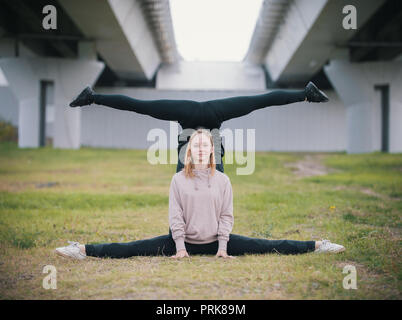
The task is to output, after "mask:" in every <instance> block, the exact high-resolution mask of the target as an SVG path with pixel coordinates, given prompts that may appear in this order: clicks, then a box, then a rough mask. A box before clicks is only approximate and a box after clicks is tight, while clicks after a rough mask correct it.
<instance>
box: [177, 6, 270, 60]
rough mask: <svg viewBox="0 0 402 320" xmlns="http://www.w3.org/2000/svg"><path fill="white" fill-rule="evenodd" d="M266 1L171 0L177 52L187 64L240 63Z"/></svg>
mask: <svg viewBox="0 0 402 320" xmlns="http://www.w3.org/2000/svg"><path fill="white" fill-rule="evenodd" d="M262 2H263V0H170V10H171V14H172V22H173V29H174V34H175V39H176V43H177V48H178V51H179V52H180V54H181V55H182V56H183V58H184V59H185V60H187V61H241V60H242V59H243V58H244V56H245V55H246V53H247V49H248V47H249V44H250V40H251V36H252V34H253V31H254V28H255V24H256V22H257V18H258V15H259V12H260V8H261V5H262Z"/></svg>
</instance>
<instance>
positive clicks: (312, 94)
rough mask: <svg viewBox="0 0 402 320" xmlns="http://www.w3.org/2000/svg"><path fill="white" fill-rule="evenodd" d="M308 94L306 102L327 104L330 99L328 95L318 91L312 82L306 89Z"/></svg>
mask: <svg viewBox="0 0 402 320" xmlns="http://www.w3.org/2000/svg"><path fill="white" fill-rule="evenodd" d="M304 92H305V93H306V100H305V101H308V102H327V101H328V100H329V99H328V97H327V95H326V94H325V93H324V92H322V91H321V90H320V89H318V88H317V87H316V86H315V84H314V83H312V82H311V81H310V82H309V83H308V84H307V86H306V87H305V88H304Z"/></svg>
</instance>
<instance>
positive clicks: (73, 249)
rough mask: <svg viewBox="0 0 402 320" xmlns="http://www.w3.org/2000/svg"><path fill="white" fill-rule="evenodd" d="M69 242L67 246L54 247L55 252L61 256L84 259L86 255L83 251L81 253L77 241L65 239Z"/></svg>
mask: <svg viewBox="0 0 402 320" xmlns="http://www.w3.org/2000/svg"><path fill="white" fill-rule="evenodd" d="M67 242H68V243H70V245H69V246H67V247H60V248H56V253H58V254H59V255H61V256H63V257H67V258H73V259H79V260H82V259H85V258H86V257H87V255H86V254H85V253H82V252H81V250H80V248H79V247H78V246H79V245H80V243H79V242H74V241H67Z"/></svg>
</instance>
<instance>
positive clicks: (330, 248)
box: [314, 240, 345, 253]
mask: <svg viewBox="0 0 402 320" xmlns="http://www.w3.org/2000/svg"><path fill="white" fill-rule="evenodd" d="M342 251H345V247H344V246H341V245H339V244H336V243H332V242H331V241H329V240H322V242H321V245H320V246H319V247H318V248H317V249H315V251H314V252H317V253H321V252H330V253H338V252H342Z"/></svg>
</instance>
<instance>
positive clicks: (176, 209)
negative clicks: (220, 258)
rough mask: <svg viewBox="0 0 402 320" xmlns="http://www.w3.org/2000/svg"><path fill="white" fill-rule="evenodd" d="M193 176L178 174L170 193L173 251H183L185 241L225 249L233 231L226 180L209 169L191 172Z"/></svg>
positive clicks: (231, 197) (220, 174) (227, 179)
mask: <svg viewBox="0 0 402 320" xmlns="http://www.w3.org/2000/svg"><path fill="white" fill-rule="evenodd" d="M193 172H194V174H195V177H193V178H191V177H188V178H186V176H185V175H184V171H183V170H182V171H179V172H177V173H176V174H175V175H174V176H173V178H172V181H171V184H170V192H169V225H170V229H171V230H172V237H173V240H174V241H175V243H176V250H177V251H179V250H181V249H185V245H184V241H186V242H188V243H194V244H201V243H210V242H214V241H216V240H218V241H219V250H226V247H227V242H228V241H229V234H230V232H231V231H232V228H233V223H234V218H233V192H232V185H231V183H230V179H229V177H228V176H227V175H226V174H224V173H222V172H220V171H218V170H215V173H214V175H213V176H211V175H210V174H211V168H207V169H194V170H193Z"/></svg>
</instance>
